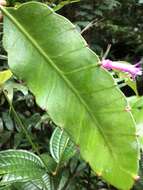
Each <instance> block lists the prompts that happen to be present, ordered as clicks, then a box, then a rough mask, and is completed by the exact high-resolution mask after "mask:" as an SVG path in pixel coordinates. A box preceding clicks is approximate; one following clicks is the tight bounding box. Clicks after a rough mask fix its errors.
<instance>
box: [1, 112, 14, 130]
mask: <svg viewBox="0 0 143 190" xmlns="http://www.w3.org/2000/svg"><path fill="white" fill-rule="evenodd" d="M2 119H3V122H4V125H5V127H6V128H7V129H8V130H9V131H13V130H14V125H13V121H12V119H11V117H10V113H9V112H3V113H2Z"/></svg>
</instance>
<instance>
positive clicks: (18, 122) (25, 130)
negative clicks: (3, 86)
mask: <svg viewBox="0 0 143 190" xmlns="http://www.w3.org/2000/svg"><path fill="white" fill-rule="evenodd" d="M3 94H4V96H5V98H6V100H7V102H8V104H9V106H10V109H11V111H12V113H13V115H14V118H15V120H16V122H17V124H18V125H19V126H20V127H21V128H22V130H23V132H24V134H25V136H26V138H27V140H28V141H29V143H30V144H31V146H32V149H33V151H35V152H36V153H37V155H38V156H39V157H40V159H41V160H42V162H43V164H44V166H45V168H46V170H48V167H47V164H46V163H45V161H44V159H43V158H42V157H41V155H40V152H39V150H38V148H37V146H36V145H35V144H34V143H33V141H32V139H31V136H30V135H29V132H28V130H27V127H26V126H25V125H24V123H23V122H22V121H21V119H20V117H19V116H18V114H17V112H16V110H15V109H14V107H13V105H12V103H11V101H10V100H9V98H8V96H7V93H6V92H5V91H4V90H3Z"/></svg>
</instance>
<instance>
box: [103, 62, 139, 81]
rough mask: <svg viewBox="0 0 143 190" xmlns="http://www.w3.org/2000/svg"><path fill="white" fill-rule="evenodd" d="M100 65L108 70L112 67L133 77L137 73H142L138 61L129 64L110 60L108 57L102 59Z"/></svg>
mask: <svg viewBox="0 0 143 190" xmlns="http://www.w3.org/2000/svg"><path fill="white" fill-rule="evenodd" d="M102 67H103V68H105V69H108V70H110V69H113V70H118V71H122V72H126V73H129V74H130V75H131V77H132V78H133V79H135V78H136V76H137V75H142V69H141V65H140V63H137V64H135V65H130V64H126V63H122V62H118V61H111V60H109V59H105V60H103V61H102Z"/></svg>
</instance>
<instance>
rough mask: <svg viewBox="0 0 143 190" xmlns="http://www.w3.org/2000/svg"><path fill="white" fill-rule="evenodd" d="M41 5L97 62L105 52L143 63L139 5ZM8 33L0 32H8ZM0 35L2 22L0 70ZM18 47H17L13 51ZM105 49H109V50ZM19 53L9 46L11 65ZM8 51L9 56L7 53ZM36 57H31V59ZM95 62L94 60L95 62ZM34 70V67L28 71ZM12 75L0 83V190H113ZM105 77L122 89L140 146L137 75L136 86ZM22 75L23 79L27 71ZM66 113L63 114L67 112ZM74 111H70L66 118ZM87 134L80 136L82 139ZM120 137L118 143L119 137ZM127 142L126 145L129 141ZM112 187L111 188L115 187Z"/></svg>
mask: <svg viewBox="0 0 143 190" xmlns="http://www.w3.org/2000/svg"><path fill="white" fill-rule="evenodd" d="M24 2H27V1H18V2H17V1H9V2H8V3H9V6H17V7H18V6H19V4H20V3H24ZM42 2H43V1H42ZM43 3H46V4H48V5H49V6H50V7H52V8H54V9H55V10H56V11H57V13H59V14H62V15H63V16H65V17H66V18H68V19H69V20H70V21H72V23H74V24H75V25H76V28H77V30H78V31H79V32H80V33H81V34H82V35H83V37H84V38H85V39H86V40H87V43H88V45H89V47H90V48H91V49H92V50H94V52H96V54H97V55H98V56H99V58H100V59H102V58H103V57H104V58H105V52H106V53H107V55H106V57H107V58H110V59H111V60H123V61H126V62H130V63H132V64H135V63H137V62H138V61H140V60H141V59H142V54H143V53H142V52H143V45H142V39H143V34H142V29H143V23H142V19H143V13H142V9H143V1H141V0H126V1H124V0H120V1H116V0H90V1H89V0H84V1H80V2H79V1H77V2H76V1H71V2H70V1H64V2H61V1H54V0H53V1H52V0H50V1H48V2H47V1H45V2H43ZM19 17H20V15H19ZM29 19H30V18H29ZM36 27H37V30H38V31H39V28H40V27H42V23H39V25H36ZM8 30H11V31H13V28H12V27H11V28H9V29H8ZM8 30H6V29H5V33H8ZM43 35H44V34H43ZM2 36H3V24H2V23H1V56H0V59H1V60H0V61H1V64H0V70H1V71H2V70H5V69H8V68H9V66H8V64H7V53H6V50H7V51H8V49H7V48H4V47H3V44H2V42H3V41H2ZM40 38H41V39H42V33H41V36H40V35H39V39H40ZM65 38H66V36H65ZM13 40H14V37H12V38H10V35H7V41H8V42H9V46H10V43H11V42H12V41H13ZM7 46H8V45H7ZM21 46H22V44H21V45H20V46H19V47H18V49H20V48H21ZM109 46H111V47H110V48H109ZM18 49H16V50H15V48H13V49H12V50H11V52H13V53H14V56H13V60H14V62H15V63H16V61H17V60H18V59H19V57H20V55H21V54H20V53H19V52H18ZM107 49H108V50H109V51H108V52H107V51H106V50H107ZM29 51H30V49H29ZM55 52H56V49H55ZM8 53H9V54H10V52H8ZM36 56H37V55H36V53H35V54H34V56H33V59H34V57H36ZM11 59H12V57H11ZM34 61H35V60H34ZM79 61H80V60H79ZM96 61H97V62H98V60H96ZM38 70H39V68H37V73H38ZM45 70H46V68H45ZM30 71H31V70H30ZM35 71H36V68H35V70H34V71H33V72H35ZM15 72H16V75H13V76H12V77H11V78H10V80H8V81H7V82H5V81H3V79H2V78H0V84H2V83H3V82H5V83H4V84H3V86H2V87H1V94H0V133H1V134H0V148H1V152H0V175H1V183H0V185H1V186H0V189H7V190H18V189H23V190H28V189H32V190H42V189H49V190H50V189H53V190H54V189H56V190H66V189H69V190H77V189H83V190H84V189H89V190H90V189H91V190H92V189H93V190H95V189H100V190H101V189H102V190H103V189H115V188H114V187H112V185H110V184H109V183H108V180H106V179H105V181H104V180H103V178H102V176H100V173H97V175H95V172H94V171H93V169H91V167H90V165H91V164H90V163H88V162H87V160H86V159H84V160H85V161H84V160H83V158H82V157H83V155H85V154H84V153H83V155H82V156H81V154H80V148H79V147H78V146H77V145H75V144H74V142H72V140H73V139H74V138H73V137H72V139H70V137H69V136H68V135H69V134H70V135H71V133H70V131H68V129H67V132H68V134H67V133H66V132H65V131H63V130H61V129H60V128H58V127H59V126H57V125H56V122H54V119H52V118H51V115H50V114H49V113H48V112H46V111H47V109H46V108H45V107H44V106H45V105H41V102H40V101H42V100H40V101H39V102H38V101H37V102H38V104H39V105H37V103H36V100H35V97H36V98H37V97H38V93H37V91H36V90H33V87H31V86H30V84H29V81H26V83H25V80H23V77H21V76H22V75H21V76H19V75H18V72H17V71H15ZM25 73H26V72H25ZM110 74H111V75H112V76H113V77H114V80H115V81H116V82H117V84H118V88H120V90H122V92H123V93H124V94H125V95H126V97H130V98H128V100H129V101H130V103H131V107H132V108H133V111H132V112H133V116H134V117H135V120H136V123H137V132H138V133H139V134H138V135H139V136H140V139H139V140H140V145H142V129H141V127H142V125H143V124H142V121H143V116H142V105H143V99H142V97H141V96H138V94H140V95H141V94H142V90H143V85H142V84H143V83H142V76H139V77H136V82H135V81H134V80H131V79H130V77H129V76H128V75H126V74H123V73H120V72H116V71H111V72H110ZM5 76H6V75H5ZM9 76H11V73H10V72H9V71H8V73H7V76H6V78H9ZM25 76H26V78H28V74H27V73H26V74H25ZM25 76H24V77H25ZM37 77H38V75H36V72H35V75H34V78H33V81H37ZM103 77H104V76H103ZM21 78H22V79H21ZM27 84H28V85H29V86H28V87H29V88H30V91H29V90H28V87H27ZM105 84H106V82H105ZM32 85H33V86H34V85H35V86H36V82H35V83H34V82H33V84H32ZM95 85H96V84H95ZM106 85H108V84H106ZM136 85H137V88H136ZM137 90H138V92H137ZM133 95H137V96H133ZM105 96H107V94H105ZM131 96H132V97H131ZM64 98H65V97H63V99H64ZM41 99H44V94H42V97H41ZM54 101H57V100H54ZM60 101H61V99H60ZM71 101H72V100H71ZM117 101H119V100H117ZM73 102H74V101H72V103H73ZM57 105H60V103H59V104H58V102H57ZM40 107H41V108H40ZM71 107H72V104H71ZM115 109H116V107H115ZM66 111H67V110H65V113H64V115H66V114H67V112H66ZM78 111H79V110H78V109H77V110H74V111H73V112H75V113H76V114H75V115H76V116H79V115H80V113H79V112H78ZM109 111H110V110H109ZM73 112H71V115H72V113H73ZM58 114H59V113H58ZM109 114H110V113H109ZM74 117H75V116H74ZM55 120H56V119H55ZM75 120H76V119H75ZM119 120H120V118H119ZM57 123H58V122H57ZM124 123H125V125H124V128H126V127H127V125H128V124H127V123H126V121H125V122H124ZM69 125H70V124H69ZM60 127H62V126H60ZM67 127H68V126H67ZM121 130H122V129H121ZM86 135H87V134H86ZM86 135H85V136H84V138H85V137H87V136H86ZM51 136H52V138H51ZM71 136H72V135H71ZM120 138H121V139H122V136H121V137H120ZM85 140H86V139H85ZM128 140H129V141H130V138H129V137H128ZM121 147H122V142H121ZM9 149H11V150H9ZM141 149H142V147H141ZM6 150H7V151H6ZM22 150H26V151H22ZM99 151H100V150H99ZM31 152H32V153H31ZM83 152H84V151H83ZM85 157H87V155H86V156H85ZM141 158H142V156H141ZM121 162H122V160H121ZM139 164H140V169H139V175H140V180H139V179H138V176H135V179H134V180H135V185H134V187H133V189H135V190H140V189H142V188H143V183H142V180H143V168H142V167H143V165H142V164H143V163H142V159H140V163H139ZM133 165H134V164H133ZM131 168H132V166H131ZM117 172H118V171H117ZM116 177H117V178H118V177H119V176H118V175H117V176H116ZM109 181H111V180H109ZM121 183H122V182H121ZM112 184H113V185H114V183H112ZM114 186H116V185H114ZM126 190H127V189H126Z"/></svg>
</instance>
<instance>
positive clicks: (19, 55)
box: [1, 2, 138, 190]
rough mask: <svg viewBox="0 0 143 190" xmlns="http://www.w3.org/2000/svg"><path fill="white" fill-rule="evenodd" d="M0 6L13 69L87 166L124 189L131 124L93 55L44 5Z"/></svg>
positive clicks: (133, 170) (128, 182) (130, 166)
mask: <svg viewBox="0 0 143 190" xmlns="http://www.w3.org/2000/svg"><path fill="white" fill-rule="evenodd" d="M1 9H2V12H3V13H4V46H5V49H6V50H7V52H8V60H9V66H10V68H11V69H12V71H13V72H14V74H15V75H17V76H18V77H19V78H21V79H23V80H24V81H25V82H26V84H27V85H28V87H29V89H30V90H31V91H32V92H33V93H34V95H35V97H36V101H37V103H38V104H39V105H40V106H41V107H42V108H43V109H45V110H47V111H48V113H49V115H50V116H51V118H52V119H53V121H54V122H55V123H56V124H57V125H58V126H60V127H62V128H65V129H66V131H67V132H68V134H69V135H70V137H71V139H72V140H73V141H74V142H75V144H77V146H78V148H79V150H80V153H81V155H82V157H83V158H84V159H85V160H86V161H87V162H89V164H90V166H91V167H92V169H93V170H94V171H96V173H97V174H98V175H100V176H103V178H104V179H106V180H107V181H108V182H109V183H111V184H112V185H114V186H116V187H117V188H119V189H125V190H127V189H129V188H130V187H131V186H132V185H133V182H134V178H136V175H137V169H138V147H137V142H136V134H135V125H134V121H133V119H132V115H131V113H130V111H129V109H128V105H127V102H126V99H125V97H124V96H123V94H122V93H121V92H120V90H119V89H118V88H117V87H116V84H115V83H114V81H113V79H112V77H111V76H110V74H109V73H108V72H107V71H105V70H104V69H103V68H101V67H100V61H99V59H98V57H97V56H96V55H95V53H94V52H92V51H91V50H90V49H89V48H88V46H87V44H86V42H85V41H84V39H83V38H82V37H81V35H80V34H79V33H78V31H76V29H75V26H74V25H73V24H71V23H70V22H69V21H68V20H67V19H66V18H64V17H62V16H60V15H58V14H56V13H54V11H53V10H52V9H51V8H49V7H47V6H46V5H44V4H41V3H36V2H31V3H26V4H23V5H22V6H20V7H19V8H17V9H16V8H4V7H2V8H1ZM117 173H118V175H117Z"/></svg>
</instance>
